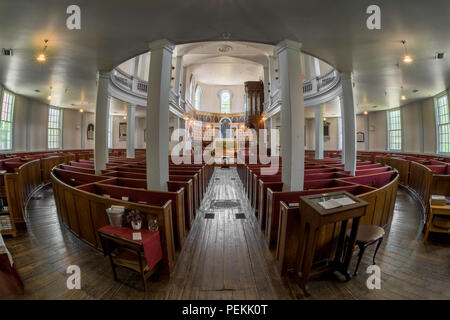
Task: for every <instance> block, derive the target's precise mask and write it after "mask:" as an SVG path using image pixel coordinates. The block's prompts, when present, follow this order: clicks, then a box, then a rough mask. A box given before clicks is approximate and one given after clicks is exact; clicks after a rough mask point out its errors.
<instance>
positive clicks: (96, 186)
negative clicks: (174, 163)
mask: <svg viewBox="0 0 450 320" xmlns="http://www.w3.org/2000/svg"><path fill="white" fill-rule="evenodd" d="M76 189H78V190H82V191H86V192H89V193H92V194H96V195H98V196H103V197H106V196H105V195H109V197H111V198H114V199H117V200H121V199H122V197H128V199H129V200H128V201H124V202H130V203H142V204H147V205H152V206H162V205H163V204H164V203H166V202H168V201H169V200H170V203H171V213H172V216H173V217H172V223H173V228H174V230H173V231H174V239H175V243H176V244H177V245H178V248H180V249H181V248H182V247H183V244H184V241H185V239H186V236H187V235H186V232H185V231H186V229H185V225H186V223H185V211H184V189H180V190H178V191H177V192H164V191H151V190H143V189H137V188H128V187H119V186H114V185H108V184H102V182H96V183H91V184H87V185H83V186H78V187H76Z"/></svg>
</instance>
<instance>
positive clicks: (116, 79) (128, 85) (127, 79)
mask: <svg viewBox="0 0 450 320" xmlns="http://www.w3.org/2000/svg"><path fill="white" fill-rule="evenodd" d="M111 80H112V82H113V83H114V84H116V85H117V86H118V87H120V88H121V89H122V90H125V91H127V92H132V93H135V94H137V95H140V96H147V90H148V82H147V81H144V80H141V79H139V78H136V77H132V76H131V75H129V74H127V73H126V72H124V71H122V70H121V69H120V68H115V69H114V71H113V73H112V74H111Z"/></svg>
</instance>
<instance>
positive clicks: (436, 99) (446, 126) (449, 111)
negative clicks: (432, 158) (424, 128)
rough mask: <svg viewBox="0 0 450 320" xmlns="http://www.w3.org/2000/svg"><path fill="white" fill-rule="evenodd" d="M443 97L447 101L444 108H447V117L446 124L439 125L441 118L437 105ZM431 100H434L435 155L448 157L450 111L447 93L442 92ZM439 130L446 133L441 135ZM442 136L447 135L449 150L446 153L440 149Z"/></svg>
mask: <svg viewBox="0 0 450 320" xmlns="http://www.w3.org/2000/svg"><path fill="white" fill-rule="evenodd" d="M444 97H445V98H446V100H447V106H446V108H447V110H446V111H447V112H446V116H447V119H446V121H447V122H443V123H441V121H440V118H441V117H440V114H439V107H440V106H438V103H439V100H440V99H442V98H444ZM433 100H434V110H435V117H436V153H437V154H446V155H448V154H450V109H449V105H448V93H447V91H444V92H442V93H440V94H438V95H437V96H435V97H434V99H433ZM443 106H445V105H443ZM443 116H445V114H443ZM441 129H442V130H446V131H447V133H445V132H444V133H441ZM443 135H447V137H446V139H447V140H448V141H447V144H448V145H449V148H448V149H447V151H443V149H442V148H441V142H442V138H443V137H442V136H443ZM444 143H445V142H444Z"/></svg>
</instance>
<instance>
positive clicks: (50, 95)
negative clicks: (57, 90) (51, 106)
mask: <svg viewBox="0 0 450 320" xmlns="http://www.w3.org/2000/svg"><path fill="white" fill-rule="evenodd" d="M52 89H53V87H52V86H50V94H49V95H48V97H47V100H48V101H50V100H52Z"/></svg>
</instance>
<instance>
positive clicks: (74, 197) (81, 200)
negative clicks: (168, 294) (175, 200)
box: [51, 173, 176, 273]
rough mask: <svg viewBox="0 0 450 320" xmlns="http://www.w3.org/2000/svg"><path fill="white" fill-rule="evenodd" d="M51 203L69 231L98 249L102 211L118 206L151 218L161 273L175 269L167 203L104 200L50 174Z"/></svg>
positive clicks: (105, 222)
mask: <svg viewBox="0 0 450 320" xmlns="http://www.w3.org/2000/svg"><path fill="white" fill-rule="evenodd" d="M51 180H52V183H53V190H54V194H55V203H56V208H57V212H58V216H59V218H60V220H61V221H62V222H63V224H64V225H65V226H67V227H68V228H69V230H70V231H71V232H72V233H74V234H75V235H76V236H77V237H79V238H80V239H81V240H83V241H84V242H86V243H88V244H89V245H91V246H93V247H95V248H97V249H98V250H102V247H101V243H100V240H99V238H98V234H97V230H98V229H100V228H101V227H103V226H105V225H108V224H109V220H108V216H107V213H106V209H107V208H109V207H111V205H120V206H124V207H126V208H128V209H134V210H138V211H140V212H141V213H143V214H144V215H146V216H155V217H156V218H157V220H158V224H159V232H160V237H161V246H162V250H163V261H162V262H161V266H162V269H161V272H162V273H170V272H172V270H173V268H174V266H175V262H176V261H175V259H176V256H175V242H174V233H173V225H172V212H171V207H172V204H171V201H170V200H169V201H167V202H165V203H163V204H162V205H160V206H154V205H145V204H140V203H134V202H130V201H122V200H118V199H114V198H106V197H103V196H100V195H97V194H94V193H90V192H86V191H84V190H81V189H77V188H73V187H71V186H69V185H67V184H65V183H64V182H62V181H60V180H59V179H58V178H56V177H55V176H54V175H53V173H52V174H51Z"/></svg>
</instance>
